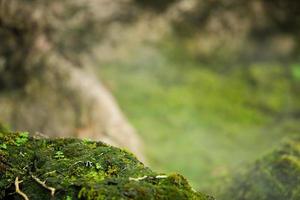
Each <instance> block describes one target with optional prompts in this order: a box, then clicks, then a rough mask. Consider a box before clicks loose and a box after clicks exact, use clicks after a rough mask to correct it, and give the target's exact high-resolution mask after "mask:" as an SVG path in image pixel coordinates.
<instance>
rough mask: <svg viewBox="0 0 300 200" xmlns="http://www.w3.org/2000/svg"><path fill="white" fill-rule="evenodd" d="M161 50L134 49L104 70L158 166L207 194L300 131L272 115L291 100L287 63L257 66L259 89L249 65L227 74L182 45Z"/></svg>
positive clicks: (295, 123)
mask: <svg viewBox="0 0 300 200" xmlns="http://www.w3.org/2000/svg"><path fill="white" fill-rule="evenodd" d="M158 49H159V48H157V49H156V48H155V47H154V50H153V49H152V50H151V52H152V53H151V54H147V51H136V52H132V57H129V58H127V59H124V60H116V61H114V62H109V63H105V64H104V65H102V68H100V69H99V74H100V76H101V78H102V80H104V82H105V84H106V85H107V87H108V88H109V89H110V90H111V91H112V92H113V94H114V95H115V97H116V98H117V100H118V102H119V104H120V106H121V108H122V109H123V111H124V112H125V114H126V115H127V116H128V118H129V120H130V121H131V123H132V124H133V125H134V126H135V127H136V128H137V130H138V132H139V133H140V135H141V136H142V138H143V140H144V143H145V149H146V155H147V157H148V160H149V165H150V166H151V167H153V168H154V169H156V170H159V171H163V170H164V171H165V172H179V173H182V174H184V175H185V176H186V177H188V179H189V180H190V181H191V183H192V185H193V186H194V187H196V188H201V189H202V190H205V189H206V188H208V186H210V187H211V186H212V185H213V184H216V183H217V182H218V181H219V180H221V179H222V178H223V177H225V176H226V175H227V174H229V173H230V172H231V171H233V170H234V169H235V168H237V167H238V166H239V165H240V164H242V163H244V162H249V161H252V160H254V159H255V158H257V157H258V156H259V155H261V154H262V153H264V152H265V151H266V150H268V149H270V148H271V146H273V145H275V144H277V143H278V142H279V140H280V138H282V137H284V136H287V135H291V134H294V133H295V129H297V128H298V126H297V122H291V123H289V125H288V126H289V127H290V129H289V131H285V133H284V134H283V130H285V127H284V126H285V125H282V124H283V123H282V124H278V125H277V126H275V127H273V125H272V122H273V120H274V117H273V115H272V113H276V112H277V111H278V110H281V109H282V108H283V107H284V106H285V105H286V104H288V102H287V98H286V97H287V96H290V94H289V93H288V92H287V91H288V82H287V80H286V79H285V78H284V77H283V76H281V71H280V70H278V69H280V68H281V66H279V65H276V64H275V65H274V64H263V65H262V64H256V65H253V66H252V67H251V70H252V71H250V72H249V73H250V74H251V77H252V78H253V79H255V82H256V84H257V86H256V87H254V86H253V85H252V84H250V83H249V81H248V80H247V79H245V78H244V74H243V73H244V71H243V70H240V69H241V67H239V68H237V69H236V70H233V71H231V72H229V73H228V72H226V73H221V72H218V71H216V70H212V69H210V67H209V66H207V65H203V64H199V63H197V62H196V61H195V60H193V59H190V58H189V57H188V56H187V55H185V54H184V52H183V51H182V50H181V49H179V48H175V49H174V50H171V51H170V49H167V50H166V49H164V48H161V49H160V50H158ZM181 51H182V52H181ZM153 52H156V53H153ZM270 69H272V70H270ZM260 107H263V108H265V109H266V110H268V112H266V111H265V110H264V109H260Z"/></svg>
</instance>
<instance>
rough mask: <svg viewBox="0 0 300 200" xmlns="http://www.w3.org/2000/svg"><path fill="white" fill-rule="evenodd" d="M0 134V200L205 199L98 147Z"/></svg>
mask: <svg viewBox="0 0 300 200" xmlns="http://www.w3.org/2000/svg"><path fill="white" fill-rule="evenodd" d="M0 131H1V132H0V191H1V192H0V199H26V198H25V197H22V194H25V195H26V196H27V197H28V199H30V200H34V199H51V198H54V199H67V200H71V199H172V200H176V199H180V200H182V199H199V200H202V199H203V200H207V199H211V197H208V196H207V195H203V194H201V193H199V192H196V191H194V190H193V189H192V188H191V187H190V185H189V184H188V182H187V180H186V179H185V178H184V177H182V176H181V175H179V174H172V175H169V176H166V175H162V174H158V173H155V172H153V171H152V170H151V169H149V168H147V167H145V166H144V165H143V164H142V163H141V162H140V161H138V160H137V159H136V158H135V156H134V155H132V154H131V153H129V152H126V151H124V150H121V149H118V148H115V147H112V146H109V145H106V144H104V143H101V142H93V141H86V140H79V139H46V138H42V137H37V136H34V137H31V136H30V135H29V133H28V132H17V133H12V132H9V131H7V130H6V129H5V128H1V129H0ZM17 187H19V190H18V189H17Z"/></svg>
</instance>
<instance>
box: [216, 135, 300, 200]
mask: <svg viewBox="0 0 300 200" xmlns="http://www.w3.org/2000/svg"><path fill="white" fill-rule="evenodd" d="M220 199H223V200H233V199H243V200H253V199H256V200H282V199H289V200H298V199H300V138H294V139H293V140H289V141H286V142H285V143H284V144H283V145H282V146H281V148H279V149H277V150H275V151H274V152H273V153H271V154H269V155H267V156H265V157H264V158H262V159H260V160H258V161H257V162H256V163H255V164H254V165H253V166H251V167H250V168H249V169H248V170H246V171H244V172H243V173H240V174H239V175H237V176H235V178H234V179H233V180H232V181H231V184H230V185H229V186H228V187H227V188H226V189H225V190H224V191H223V195H221V196H220Z"/></svg>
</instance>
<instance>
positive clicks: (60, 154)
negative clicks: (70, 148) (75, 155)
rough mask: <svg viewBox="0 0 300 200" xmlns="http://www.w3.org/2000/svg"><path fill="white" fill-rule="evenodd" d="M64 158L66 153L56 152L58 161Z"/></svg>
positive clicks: (55, 156)
mask: <svg viewBox="0 0 300 200" xmlns="http://www.w3.org/2000/svg"><path fill="white" fill-rule="evenodd" d="M64 157H65V156H64V152H62V151H57V152H55V155H54V158H56V159H62V158H64Z"/></svg>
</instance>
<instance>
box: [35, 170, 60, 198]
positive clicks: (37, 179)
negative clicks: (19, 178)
mask: <svg viewBox="0 0 300 200" xmlns="http://www.w3.org/2000/svg"><path fill="white" fill-rule="evenodd" d="M31 177H32V178H33V179H34V180H35V181H36V182H37V183H38V184H40V185H41V186H43V187H44V188H46V189H47V190H50V192H51V196H52V197H54V194H55V188H53V187H49V186H47V185H46V181H41V180H40V179H39V178H37V177H35V176H33V175H31Z"/></svg>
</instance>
